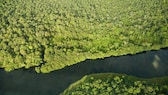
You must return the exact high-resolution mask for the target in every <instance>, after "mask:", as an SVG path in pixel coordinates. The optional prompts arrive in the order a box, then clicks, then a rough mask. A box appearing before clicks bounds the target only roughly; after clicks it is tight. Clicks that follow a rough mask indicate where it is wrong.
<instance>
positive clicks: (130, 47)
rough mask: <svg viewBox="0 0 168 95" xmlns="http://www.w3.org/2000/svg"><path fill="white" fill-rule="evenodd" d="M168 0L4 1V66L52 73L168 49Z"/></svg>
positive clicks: (0, 59) (0, 3) (0, 57)
mask: <svg viewBox="0 0 168 95" xmlns="http://www.w3.org/2000/svg"><path fill="white" fill-rule="evenodd" d="M167 6H168V0H0V68H4V69H5V70H6V71H12V70H14V69H19V68H26V69H28V68H30V67H35V70H36V72H38V73H39V72H42V73H49V72H51V71H54V70H58V69H61V68H64V67H65V66H70V65H73V64H76V63H78V62H81V61H84V60H86V59H97V58H104V57H109V56H121V55H126V54H136V53H139V52H142V51H149V50H158V49H160V48H164V47H168V15H167V14H168V7H167Z"/></svg>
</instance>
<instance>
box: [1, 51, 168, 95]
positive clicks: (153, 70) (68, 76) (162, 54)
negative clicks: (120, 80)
mask: <svg viewBox="0 0 168 95" xmlns="http://www.w3.org/2000/svg"><path fill="white" fill-rule="evenodd" d="M105 72H114V73H121V74H128V75H133V76H137V77H141V78H153V77H162V76H168V49H161V50H159V51H149V52H144V53H140V54H136V55H132V56H131V55H127V56H121V57H109V58H105V59H97V60H86V61H84V62H81V63H79V64H76V65H73V66H70V67H66V68H64V69H62V70H57V71H54V72H51V73H49V74H37V73H36V72H34V70H33V69H28V70H25V69H19V70H15V71H12V72H9V73H7V72H5V71H4V70H3V69H0V95H59V93H61V92H63V90H64V89H66V88H67V87H68V86H69V85H70V84H71V83H73V82H75V81H77V80H79V79H80V78H82V77H83V76H84V75H87V74H92V73H105Z"/></svg>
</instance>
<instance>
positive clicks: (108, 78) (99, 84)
mask: <svg viewBox="0 0 168 95" xmlns="http://www.w3.org/2000/svg"><path fill="white" fill-rule="evenodd" d="M156 81H157V82H156ZM167 81H168V77H163V78H157V79H141V78H136V77H133V76H128V75H122V74H114V73H104V74H92V75H88V76H84V77H83V78H82V79H81V80H79V81H77V82H75V83H73V84H71V85H70V86H69V87H68V88H67V89H66V90H65V91H64V92H63V93H61V95H167V94H168V83H167Z"/></svg>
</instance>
